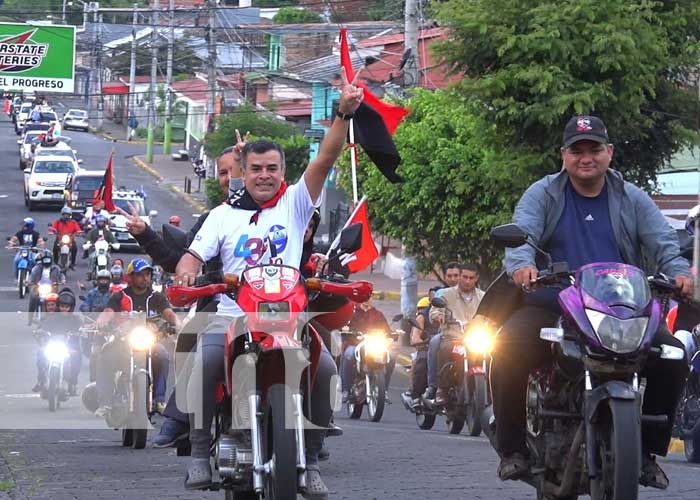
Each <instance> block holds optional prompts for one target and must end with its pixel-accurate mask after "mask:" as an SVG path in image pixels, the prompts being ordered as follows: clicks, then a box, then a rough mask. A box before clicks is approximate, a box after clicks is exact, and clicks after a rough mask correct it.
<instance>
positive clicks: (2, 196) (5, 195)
mask: <svg viewBox="0 0 700 500" xmlns="http://www.w3.org/2000/svg"><path fill="white" fill-rule="evenodd" d="M9 197H10V195H8V194H0V198H9Z"/></svg>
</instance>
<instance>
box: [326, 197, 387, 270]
mask: <svg viewBox="0 0 700 500" xmlns="http://www.w3.org/2000/svg"><path fill="white" fill-rule="evenodd" d="M353 224H362V246H361V247H360V249H359V250H357V251H356V252H354V253H351V254H350V255H345V256H343V257H342V258H341V259H340V263H341V264H342V265H343V267H346V268H347V269H348V271H349V272H351V273H357V272H360V271H362V270H363V269H366V268H367V267H369V266H370V265H371V264H372V262H374V261H375V260H376V259H377V257H379V251H378V250H377V246H376V245H375V244H374V239H373V238H372V230H371V228H370V226H369V212H368V211H367V198H366V197H363V198H362V199H361V200H360V202H359V203H358V204H357V206H356V207H355V210H353V212H352V214H351V215H350V218H349V219H348V221H347V222H346V223H345V225H344V226H343V229H345V228H346V227H348V226H351V225H353ZM339 243H340V235H338V236H337V237H336V239H335V240H334V241H333V243H332V244H331V247H330V249H329V250H328V254H329V255H330V253H331V251H332V250H333V249H334V248H336V247H337V246H338V244H339Z"/></svg>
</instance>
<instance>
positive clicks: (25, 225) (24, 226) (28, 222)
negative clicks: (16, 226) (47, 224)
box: [22, 217, 34, 233]
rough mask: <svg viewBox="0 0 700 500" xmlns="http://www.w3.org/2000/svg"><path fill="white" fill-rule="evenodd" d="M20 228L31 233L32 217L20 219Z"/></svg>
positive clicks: (32, 229) (32, 228)
mask: <svg viewBox="0 0 700 500" xmlns="http://www.w3.org/2000/svg"><path fill="white" fill-rule="evenodd" d="M22 230H23V231H24V232H25V233H31V232H32V231H34V219H32V218H31V217H25V218H24V220H23V221H22Z"/></svg>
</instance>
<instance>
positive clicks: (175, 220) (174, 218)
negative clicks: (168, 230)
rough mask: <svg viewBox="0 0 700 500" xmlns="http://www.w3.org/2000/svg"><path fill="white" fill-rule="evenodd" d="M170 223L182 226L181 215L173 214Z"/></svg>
mask: <svg viewBox="0 0 700 500" xmlns="http://www.w3.org/2000/svg"><path fill="white" fill-rule="evenodd" d="M168 224H170V225H171V226H175V227H180V217H179V216H177V215H171V216H170V217H169V218H168Z"/></svg>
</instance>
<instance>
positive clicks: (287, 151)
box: [278, 135, 309, 184]
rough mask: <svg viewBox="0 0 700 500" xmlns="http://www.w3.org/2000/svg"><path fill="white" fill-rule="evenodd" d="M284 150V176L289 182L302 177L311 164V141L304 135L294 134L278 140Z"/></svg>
mask: <svg viewBox="0 0 700 500" xmlns="http://www.w3.org/2000/svg"><path fill="white" fill-rule="evenodd" d="M278 142H279V143H280V145H281V146H282V149H283V150H284V160H285V163H286V167H285V172H284V177H285V180H286V181H287V183H288V184H293V183H295V182H296V181H298V180H299V179H300V178H301V174H303V173H304V170H306V167H307V166H308V164H309V141H308V140H307V139H306V137H304V136H303V135H293V136H291V137H288V138H286V139H281V140H280V141H278Z"/></svg>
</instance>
